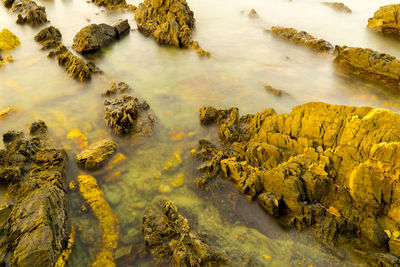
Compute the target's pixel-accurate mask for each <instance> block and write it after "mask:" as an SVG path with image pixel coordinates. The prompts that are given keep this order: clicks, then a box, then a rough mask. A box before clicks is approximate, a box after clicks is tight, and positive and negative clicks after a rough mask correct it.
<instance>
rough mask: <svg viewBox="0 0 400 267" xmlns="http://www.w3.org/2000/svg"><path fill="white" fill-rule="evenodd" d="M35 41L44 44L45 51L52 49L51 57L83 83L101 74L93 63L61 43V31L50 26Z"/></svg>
mask: <svg viewBox="0 0 400 267" xmlns="http://www.w3.org/2000/svg"><path fill="white" fill-rule="evenodd" d="M35 41H37V42H39V43H41V44H42V47H43V49H51V50H50V52H49V57H55V58H56V59H57V62H58V64H59V65H60V66H62V67H64V68H65V70H66V72H67V73H68V74H69V75H70V76H71V77H72V78H75V79H78V80H79V81H81V82H84V81H87V80H90V78H91V75H92V73H101V71H100V70H99V69H98V68H97V67H96V65H95V64H94V63H93V62H88V63H86V62H85V61H84V60H83V59H82V58H79V57H77V56H76V55H74V54H73V53H71V51H69V50H68V48H66V47H65V46H64V45H63V44H62V43H61V33H60V31H59V30H58V29H57V28H55V27H53V26H49V27H47V28H44V29H42V30H41V31H40V32H39V33H38V34H37V35H36V36H35Z"/></svg>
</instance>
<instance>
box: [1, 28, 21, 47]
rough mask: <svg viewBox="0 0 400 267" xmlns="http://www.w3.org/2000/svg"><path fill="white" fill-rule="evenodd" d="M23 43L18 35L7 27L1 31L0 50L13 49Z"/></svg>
mask: <svg viewBox="0 0 400 267" xmlns="http://www.w3.org/2000/svg"><path fill="white" fill-rule="evenodd" d="M20 44H21V43H20V41H19V39H18V37H17V36H15V35H14V34H13V33H12V32H10V31H9V30H7V29H3V30H2V31H1V32H0V51H9V50H13V49H14V48H16V47H17V46H19V45H20Z"/></svg>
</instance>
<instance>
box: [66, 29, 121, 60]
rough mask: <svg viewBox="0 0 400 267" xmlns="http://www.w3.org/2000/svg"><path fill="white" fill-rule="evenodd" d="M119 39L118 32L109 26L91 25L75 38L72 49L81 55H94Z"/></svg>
mask: <svg viewBox="0 0 400 267" xmlns="http://www.w3.org/2000/svg"><path fill="white" fill-rule="evenodd" d="M116 39H117V31H116V30H115V28H114V27H113V26H110V25H107V24H104V23H102V24H90V25H89V26H86V27H84V28H82V29H81V30H80V31H79V32H78V33H77V34H76V35H75V37H74V44H73V45H72V48H73V49H75V51H76V52H78V53H81V54H88V53H93V52H95V51H97V50H99V49H101V48H102V47H105V46H107V45H109V44H111V43H112V42H113V41H114V40H116Z"/></svg>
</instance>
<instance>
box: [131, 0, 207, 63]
mask: <svg viewBox="0 0 400 267" xmlns="http://www.w3.org/2000/svg"><path fill="white" fill-rule="evenodd" d="M135 19H136V21H137V25H138V29H139V31H140V32H142V33H143V34H144V35H147V36H152V37H153V38H154V39H155V40H156V41H157V43H159V44H165V45H172V46H175V47H187V48H191V49H194V50H196V51H197V52H198V53H199V54H200V55H206V56H209V53H208V52H206V51H204V50H202V49H201V48H200V46H199V44H198V43H197V42H196V41H193V40H192V31H193V30H194V28H195V19H194V15H193V12H192V11H191V10H190V8H189V6H188V4H187V2H186V1H185V0H144V1H143V3H141V4H140V5H139V7H138V8H137V9H136V11H135Z"/></svg>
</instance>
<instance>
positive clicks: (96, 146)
mask: <svg viewBox="0 0 400 267" xmlns="http://www.w3.org/2000/svg"><path fill="white" fill-rule="evenodd" d="M117 146H118V145H117V143H115V142H114V141H111V140H100V141H98V142H95V143H93V144H91V145H89V146H88V147H87V148H86V149H85V150H83V151H82V152H81V153H79V154H78V155H77V156H76V161H77V164H78V166H79V167H81V168H84V169H89V170H96V169H99V168H101V167H102V166H103V165H104V163H105V162H106V161H107V160H109V159H110V158H111V156H112V155H113V154H114V152H115V150H116V149H117Z"/></svg>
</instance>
